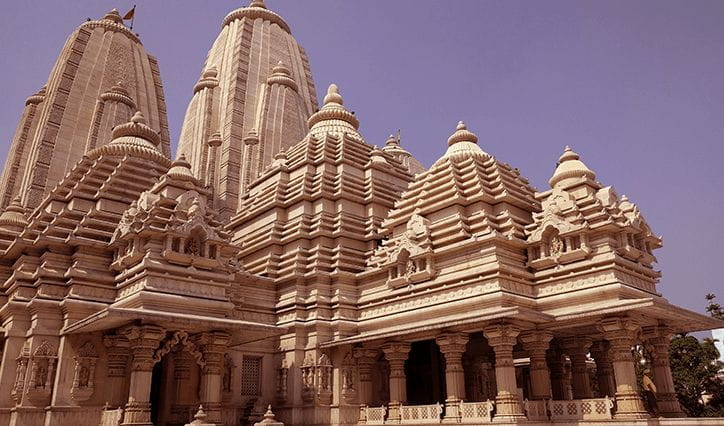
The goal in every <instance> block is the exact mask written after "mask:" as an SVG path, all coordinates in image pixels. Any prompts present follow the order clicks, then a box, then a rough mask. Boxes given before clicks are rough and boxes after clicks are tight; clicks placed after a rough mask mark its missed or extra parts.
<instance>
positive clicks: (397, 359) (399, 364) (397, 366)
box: [382, 342, 410, 423]
mask: <svg viewBox="0 0 724 426" xmlns="http://www.w3.org/2000/svg"><path fill="white" fill-rule="evenodd" d="M382 352H384V354H385V358H386V359H387V362H389V363H390V404H389V407H388V410H387V421H388V422H390V423H399V422H400V405H402V404H404V403H406V402H407V378H406V377H405V361H407V357H408V355H409V353H410V344H409V343H407V342H390V343H386V344H385V345H384V346H382Z"/></svg>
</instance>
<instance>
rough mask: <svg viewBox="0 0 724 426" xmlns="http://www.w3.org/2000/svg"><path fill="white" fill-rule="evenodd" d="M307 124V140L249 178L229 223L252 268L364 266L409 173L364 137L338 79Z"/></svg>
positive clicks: (277, 271)
mask: <svg viewBox="0 0 724 426" xmlns="http://www.w3.org/2000/svg"><path fill="white" fill-rule="evenodd" d="M309 126H310V131H309V134H308V135H307V136H306V137H305V138H304V140H302V141H301V142H299V143H298V144H296V145H295V146H293V147H292V148H290V149H289V150H288V151H287V152H284V153H280V154H279V155H277V156H276V159H275V161H274V162H273V163H272V165H271V166H270V167H269V168H268V169H267V170H266V171H265V172H264V173H263V174H262V175H261V176H260V177H259V178H258V179H257V180H256V181H255V182H254V183H253V184H252V185H251V187H250V190H249V194H248V197H247V198H245V199H244V200H243V201H242V204H241V206H240V210H239V211H240V213H239V215H238V216H237V217H235V218H234V219H233V220H232V223H231V225H230V227H231V229H234V230H235V233H236V235H237V241H238V242H239V243H241V244H242V257H243V258H244V263H245V265H246V267H247V268H248V269H249V270H250V271H252V272H257V273H265V274H270V276H277V275H278V274H282V273H285V272H290V271H292V270H297V271H299V272H302V273H306V272H309V271H311V270H313V269H319V270H326V271H332V270H335V269H339V270H344V271H350V272H358V271H361V270H362V269H364V263H365V259H366V257H367V256H368V255H369V253H371V250H372V248H373V245H374V241H375V240H376V239H377V238H378V234H377V230H378V228H379V226H380V224H381V222H382V220H383V218H384V217H385V215H386V213H387V211H388V210H389V209H390V208H392V206H393V204H394V202H395V201H396V200H397V198H398V197H399V194H400V192H401V191H402V190H403V188H404V185H406V183H407V182H408V181H409V180H410V178H411V176H410V174H409V173H408V172H407V169H406V167H405V166H403V165H402V164H401V163H400V162H399V161H397V160H396V159H395V158H394V157H392V156H391V155H389V154H386V153H384V152H382V151H380V150H378V149H376V148H374V147H372V146H370V145H368V144H367V143H365V142H364V140H363V139H362V136H361V135H360V134H359V132H358V130H357V129H358V126H359V122H358V120H357V118H356V117H355V116H354V114H352V113H350V112H349V111H347V110H346V109H345V108H344V106H343V101H342V97H341V95H340V94H339V91H338V89H337V86H335V85H331V86H330V87H329V90H328V92H327V96H326V97H325V104H324V106H323V107H322V108H321V109H320V110H319V111H318V112H317V113H315V114H314V115H312V117H310V119H309ZM272 218H274V219H272ZM254 222H256V223H254Z"/></svg>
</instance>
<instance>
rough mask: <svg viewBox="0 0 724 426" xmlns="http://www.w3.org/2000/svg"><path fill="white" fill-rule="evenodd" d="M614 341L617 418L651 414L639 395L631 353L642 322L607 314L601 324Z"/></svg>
mask: <svg viewBox="0 0 724 426" xmlns="http://www.w3.org/2000/svg"><path fill="white" fill-rule="evenodd" d="M598 327H599V329H600V330H601V331H602V332H603V336H604V338H605V339H606V340H608V343H609V344H610V345H611V349H610V355H611V361H612V363H613V374H614V376H615V378H616V416H615V417H616V418H621V419H643V418H647V417H648V414H647V412H646V408H645V407H644V403H643V401H642V400H641V398H640V397H639V393H638V384H637V382H636V367H635V366H634V357H633V354H632V353H631V346H633V344H634V342H635V340H636V335H637V333H638V331H639V326H638V325H637V324H636V323H635V322H633V321H632V320H631V319H628V318H625V317H623V318H620V317H613V318H606V319H604V320H602V321H601V322H600V323H599V324H598Z"/></svg>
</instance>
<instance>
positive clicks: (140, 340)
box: [122, 324, 166, 371]
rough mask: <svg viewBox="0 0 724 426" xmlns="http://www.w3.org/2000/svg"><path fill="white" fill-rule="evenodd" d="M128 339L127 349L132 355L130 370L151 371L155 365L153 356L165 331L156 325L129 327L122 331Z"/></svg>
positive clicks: (164, 335)
mask: <svg viewBox="0 0 724 426" xmlns="http://www.w3.org/2000/svg"><path fill="white" fill-rule="evenodd" d="M122 333H123V335H124V336H125V337H126V339H128V342H129V348H130V349H131V353H132V354H133V362H132V363H131V369H132V370H133V371H151V370H153V365H154V364H155V363H156V362H155V361H154V360H153V354H154V352H155V351H156V349H158V346H159V344H160V343H161V340H163V338H164V337H166V330H164V329H163V328H161V327H159V326H157V325H149V324H146V325H138V326H130V327H127V328H125V329H123V331H122Z"/></svg>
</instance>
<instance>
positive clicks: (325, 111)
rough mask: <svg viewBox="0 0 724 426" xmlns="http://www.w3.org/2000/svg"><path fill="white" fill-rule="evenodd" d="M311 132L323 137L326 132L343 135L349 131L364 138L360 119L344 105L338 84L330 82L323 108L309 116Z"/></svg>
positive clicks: (317, 136) (315, 135)
mask: <svg viewBox="0 0 724 426" xmlns="http://www.w3.org/2000/svg"><path fill="white" fill-rule="evenodd" d="M308 124H309V133H310V134H311V135H312V136H314V137H316V138H321V137H323V136H324V134H325V133H332V134H335V135H341V134H343V133H347V134H350V135H354V136H356V137H358V138H362V136H361V135H360V134H359V132H358V131H357V129H358V128H359V120H358V119H357V117H355V116H354V114H352V113H351V112H349V111H347V109H346V108H345V107H344V101H343V99H342V95H340V93H339V89H338V88H337V85H336V84H330V85H329V88H328V89H327V95H326V96H325V97H324V106H322V109H320V110H319V111H317V112H315V113H314V114H312V116H311V117H309V121H308Z"/></svg>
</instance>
